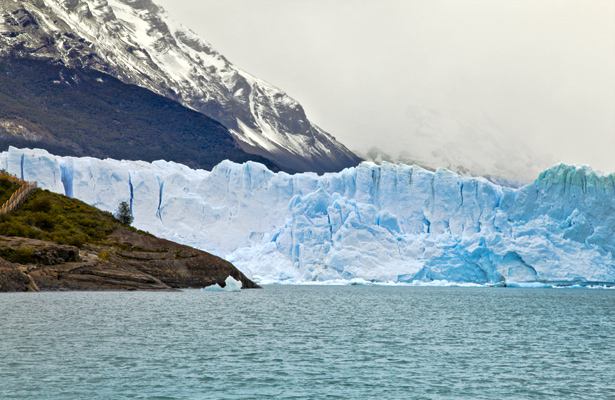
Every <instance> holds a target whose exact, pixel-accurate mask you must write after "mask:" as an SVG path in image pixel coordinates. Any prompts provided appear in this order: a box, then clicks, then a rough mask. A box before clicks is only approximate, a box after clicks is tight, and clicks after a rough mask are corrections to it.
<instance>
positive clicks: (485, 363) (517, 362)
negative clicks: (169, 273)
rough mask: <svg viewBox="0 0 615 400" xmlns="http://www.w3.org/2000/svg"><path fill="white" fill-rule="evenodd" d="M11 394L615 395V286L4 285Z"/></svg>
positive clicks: (4, 353) (1, 330) (2, 387)
mask: <svg viewBox="0 0 615 400" xmlns="http://www.w3.org/2000/svg"><path fill="white" fill-rule="evenodd" d="M0 307H1V310H2V314H1V315H2V318H1V321H0V336H1V337H0V355H1V357H2V360H1V362H0V398H1V399H5V400H6V399H20V400H22V399H37V400H38V399H372V398H374V399H473V400H474V399H553V398H558V399H560V398H561V399H609V398H615V290H598V289H595V290H590V289H505V288H445V287H443V288H439V287H384V286H266V287H265V288H264V289H262V290H246V291H241V292H239V293H208V292H202V291H200V290H187V291H177V292H111V293H109V292H102V293H94V292H63V293H23V294H22V293H19V294H0Z"/></svg>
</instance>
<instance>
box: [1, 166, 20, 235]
mask: <svg viewBox="0 0 615 400" xmlns="http://www.w3.org/2000/svg"><path fill="white" fill-rule="evenodd" d="M17 189H19V183H17V182H15V181H12V180H9V179H5V178H4V177H3V174H2V172H0V206H1V205H2V204H4V203H5V202H6V201H7V200H8V199H9V197H11V195H12V194H13V192H15V191H16V190H17ZM0 232H1V231H0Z"/></svg>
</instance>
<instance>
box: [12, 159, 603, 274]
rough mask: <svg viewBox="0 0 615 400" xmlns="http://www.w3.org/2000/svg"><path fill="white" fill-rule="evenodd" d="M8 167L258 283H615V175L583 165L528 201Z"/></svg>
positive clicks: (158, 169) (223, 172)
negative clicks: (118, 213) (128, 218)
mask: <svg viewBox="0 0 615 400" xmlns="http://www.w3.org/2000/svg"><path fill="white" fill-rule="evenodd" d="M0 168H4V169H7V170H8V171H10V172H12V173H15V174H17V175H19V176H23V177H24V178H25V179H29V180H36V181H38V182H39V184H40V185H41V186H42V187H45V188H48V189H50V190H52V191H55V192H59V193H65V194H67V195H69V196H74V197H76V198H79V199H82V200H84V201H85V202H87V203H89V204H92V205H95V206H97V207H100V208H102V209H105V210H109V211H113V210H114V209H116V207H117V205H118V203H119V202H120V201H129V202H130V204H131V206H132V209H133V213H134V216H135V225H136V226H137V227H139V228H141V229H145V230H148V231H150V232H152V233H155V234H156V235H160V236H163V237H166V238H168V239H171V240H175V241H178V242H181V243H185V244H189V245H192V246H195V247H198V248H201V249H204V250H207V251H211V252H214V253H216V254H218V255H221V256H225V257H226V258H228V259H229V260H231V261H232V262H233V263H235V265H237V266H238V267H239V268H240V269H241V270H242V271H243V272H245V273H247V274H248V275H249V276H251V277H253V278H255V279H257V280H258V281H260V282H268V281H287V282H300V281H312V280H336V279H344V280H349V279H354V278H361V279H367V280H377V281H395V282H417V281H420V282H423V281H428V282H433V281H440V280H445V281H452V282H465V283H480V284H494V283H503V282H507V283H518V282H536V281H567V282H571V281H592V282H604V281H608V282H614V281H615V260H614V258H613V253H614V251H615V237H614V236H613V235H612V232H613V231H614V230H615V176H613V175H610V176H601V175H598V174H596V173H594V172H593V171H591V170H590V169H588V168H585V167H580V168H579V167H571V166H566V165H559V166H556V167H553V168H551V169H549V170H547V171H545V172H543V173H542V174H541V175H540V176H539V177H538V178H537V179H536V181H535V182H534V183H532V184H530V185H527V186H524V187H522V188H520V189H512V188H508V187H502V186H498V185H496V184H493V183H491V182H489V181H487V180H485V179H482V178H467V177H461V176H459V175H457V174H454V173H452V172H450V171H446V170H439V171H437V172H430V171H427V170H424V169H421V168H419V167H415V166H408V165H395V164H384V165H381V166H378V165H375V164H371V163H363V164H361V165H359V166H358V167H356V168H348V169H345V170H344V171H341V172H339V173H331V174H325V175H324V176H317V175H316V174H312V173H305V174H296V175H288V174H286V173H272V172H270V171H269V170H267V169H266V168H265V167H263V166H262V165H260V164H257V163H252V162H248V163H245V164H235V163H232V162H227V161H225V162H222V163H221V164H219V165H218V166H216V167H215V168H214V169H213V170H212V171H204V170H191V169H189V168H187V167H185V166H182V165H180V164H175V163H169V162H163V161H157V162H154V163H145V162H133V161H115V160H98V159H93V158H70V157H65V158H62V157H56V156H52V155H50V154H48V153H47V152H45V151H41V150H19V149H14V148H11V149H10V150H9V151H8V152H4V153H2V154H0Z"/></svg>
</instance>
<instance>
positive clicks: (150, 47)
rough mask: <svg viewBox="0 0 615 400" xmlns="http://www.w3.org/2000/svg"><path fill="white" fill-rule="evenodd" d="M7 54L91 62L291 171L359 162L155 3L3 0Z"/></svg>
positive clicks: (1, 48)
mask: <svg viewBox="0 0 615 400" xmlns="http://www.w3.org/2000/svg"><path fill="white" fill-rule="evenodd" d="M0 56H11V57H31V58H37V59H45V60H52V61H55V62H59V63H62V64H63V65H65V66H67V67H78V68H81V67H86V68H93V69H96V70H99V71H102V72H105V73H108V74H110V75H113V76H114V77H116V78H118V79H120V80H122V81H124V82H126V83H131V84H136V85H138V86H141V87H144V88H147V89H150V90H152V91H154V92H156V93H158V94H161V95H163V96H166V97H169V98H171V99H173V100H177V101H179V102H180V103H182V104H183V105H185V106H188V107H191V108H193V109H195V110H197V111H200V112H202V113H204V114H205V115H207V116H209V117H212V118H214V119H216V120H217V121H220V122H222V123H223V124H224V125H225V126H226V127H228V128H229V129H230V131H231V133H232V134H233V135H234V137H235V139H236V140H237V142H238V144H239V145H240V146H241V147H242V148H243V149H244V150H245V151H247V152H249V153H253V154H258V155H261V156H264V157H265V158H267V159H269V160H273V161H274V162H275V163H276V164H278V165H280V166H281V167H283V168H284V169H285V170H288V171H315V172H324V171H338V170H341V169H342V168H344V167H348V166H353V165H356V164H357V163H358V162H359V159H358V158H357V157H356V156H355V155H354V154H353V153H352V152H350V151H349V150H348V149H347V148H346V147H344V146H343V145H342V144H341V143H339V142H337V141H336V140H335V139H334V138H333V137H332V136H331V135H329V134H328V133H326V132H324V131H323V130H322V129H320V128H319V127H317V126H316V125H314V124H313V123H311V122H310V121H309V119H308V118H307V116H306V114H305V111H304V109H303V107H302V106H301V104H299V103H298V102H297V101H296V100H294V99H292V98H291V97H289V96H288V95H287V94H285V93H284V92H282V91H281V90H279V89H277V88H275V87H273V86H272V85H270V84H268V83H266V82H264V81H262V80H259V79H257V78H255V77H253V76H251V75H249V74H248V73H246V72H244V71H242V70H240V69H239V68H237V67H236V66H235V65H233V64H231V63H230V62H229V61H228V60H227V59H226V58H225V57H224V56H223V55H221V54H220V53H218V52H217V51H216V50H214V49H213V48H212V47H211V45H209V44H208V43H205V42H203V41H202V40H200V39H199V38H198V37H196V36H195V35H194V34H193V33H192V32H190V31H189V30H186V29H184V28H183V27H181V26H178V25H175V24H173V23H172V22H171V21H169V19H168V17H167V15H166V13H165V12H164V10H162V9H161V8H160V7H159V6H157V5H156V4H155V3H154V2H152V1H151V0H28V1H22V0H0Z"/></svg>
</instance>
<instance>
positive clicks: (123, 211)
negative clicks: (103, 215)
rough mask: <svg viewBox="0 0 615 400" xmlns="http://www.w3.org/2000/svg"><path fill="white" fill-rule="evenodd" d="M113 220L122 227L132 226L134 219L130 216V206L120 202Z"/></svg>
mask: <svg viewBox="0 0 615 400" xmlns="http://www.w3.org/2000/svg"><path fill="white" fill-rule="evenodd" d="M115 218H116V219H117V220H118V221H120V222H121V223H122V224H124V225H131V224H132V221H134V217H133V216H132V211H131V210H130V206H129V205H128V203H127V202H125V201H122V202H121V203H120V204H119V205H118V206H117V211H116V212H115Z"/></svg>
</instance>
